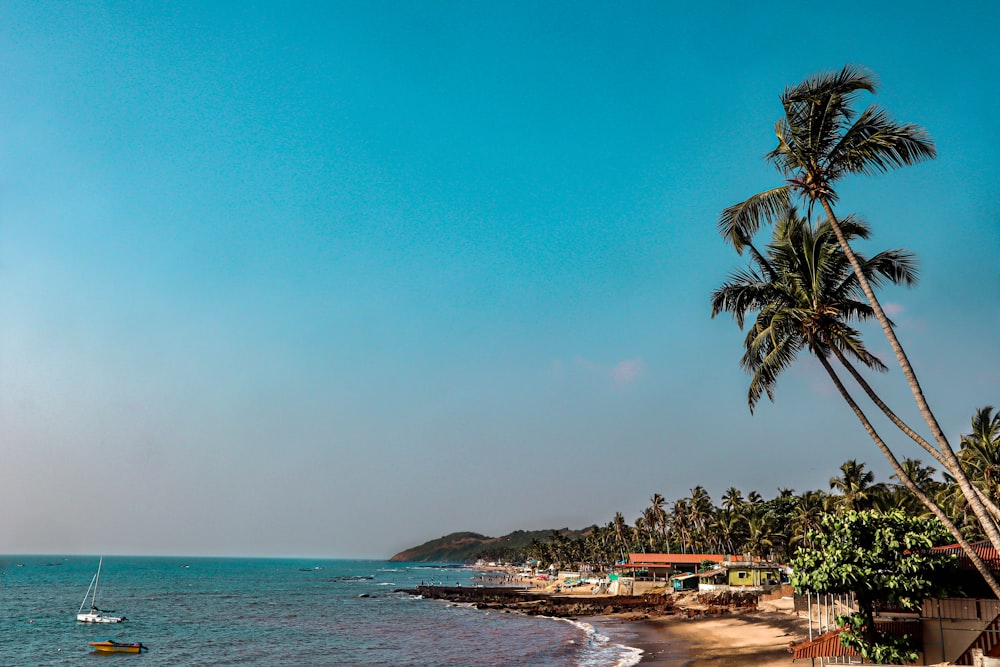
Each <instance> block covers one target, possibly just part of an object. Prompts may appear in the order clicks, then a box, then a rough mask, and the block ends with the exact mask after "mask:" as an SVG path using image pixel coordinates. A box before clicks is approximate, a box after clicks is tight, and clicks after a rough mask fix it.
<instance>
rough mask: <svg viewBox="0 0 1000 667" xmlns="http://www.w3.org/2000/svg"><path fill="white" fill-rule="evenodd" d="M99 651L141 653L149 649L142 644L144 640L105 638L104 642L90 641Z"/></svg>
mask: <svg viewBox="0 0 1000 667" xmlns="http://www.w3.org/2000/svg"><path fill="white" fill-rule="evenodd" d="M88 643H89V644H90V645H91V646H93V647H94V650H95V651H97V652H98V653H141V652H143V651H148V650H149V649H148V648H146V647H145V646H143V645H142V642H131V643H125V642H116V641H115V640H114V639H105V640H104V641H103V642H88Z"/></svg>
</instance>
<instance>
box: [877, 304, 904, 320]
mask: <svg viewBox="0 0 1000 667" xmlns="http://www.w3.org/2000/svg"><path fill="white" fill-rule="evenodd" d="M882 310H884V311H885V314H886V315H888V316H889V317H899V316H900V315H902V314H903V313H904V312H905V311H906V308H904V307H903V305H902V304H899V303H893V302H891V301H890V302H887V303H883V304H882Z"/></svg>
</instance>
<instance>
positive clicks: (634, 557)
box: [628, 554, 740, 565]
mask: <svg viewBox="0 0 1000 667" xmlns="http://www.w3.org/2000/svg"><path fill="white" fill-rule="evenodd" d="M725 559H726V557H725V556H724V555H722V554H629V555H628V561H629V564H630V565H671V564H673V563H679V564H682V565H698V564H699V563H701V562H702V561H705V560H710V561H712V562H713V563H721V562H722V561H724V560H725ZM734 560H740V559H739V558H735V557H734Z"/></svg>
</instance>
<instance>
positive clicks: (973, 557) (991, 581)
mask: <svg viewBox="0 0 1000 667" xmlns="http://www.w3.org/2000/svg"><path fill="white" fill-rule="evenodd" d="M816 356H817V357H818V358H819V361H820V363H821V364H823V368H824V369H825V370H826V372H827V374H828V375H829V376H830V379H831V380H832V381H833V383H834V385H836V387H837V390H838V391H839V392H840V395H841V396H842V397H843V399H844V400H845V401H847V404H848V405H849V406H850V407H851V410H853V411H854V414H855V415H856V416H857V418H858V420H859V421H860V422H861V425H862V426H863V427H864V429H865V431H866V432H867V433H868V435H869V437H871V439H872V440H873V441H874V442H875V446H876V447H878V448H879V451H881V452H882V454H883V455H884V456H885V458H886V460H887V461H889V465H890V466H892V470H893V472H894V473H896V477H898V478H899V480H900V481H901V482H903V484H904V485H905V486H906V488H907V489H909V491H910V493H912V494H913V495H914V496H916V497H917V499H918V500H920V502H921V503H923V504H924V506H925V507H927V509H929V510H930V511H931V512H932V513H933V514H934V516H935V517H937V519H938V521H940V522H941V523H942V524H944V526H945V528H947V529H948V532H949V533H951V534H952V536H953V537H954V538H955V540H956V541H957V542H958V544H959V546H961V547H962V550H963V551H964V552H965V555H966V556H968V557H969V560H970V561H972V564H973V566H974V567H975V568H976V570H978V571H979V574H981V575H982V577H983V579H984V580H985V581H986V584H987V585H988V586H989V587H990V590H992V591H993V594H994V595H996V596H997V597H998V598H1000V584H998V583H997V580H996V577H994V576H993V573H992V572H990V569H989V568H988V567H986V564H985V563H983V560H982V559H981V558H980V557H979V554H977V553H976V550H975V549H974V548H973V547H972V544H970V543H969V541H968V540H966V539H965V538H964V537H963V536H962V532H961V531H960V530H959V529H958V527H957V526H956V525H955V524H954V523H952V521H951V519H949V518H948V515H947V514H945V513H944V511H943V510H942V509H941V508H940V507H938V505H937V503H935V502H934V501H933V500H931V499H930V498H929V497H928V496H927V494H925V493H924V492H923V491H922V490H920V487H918V486H917V485H916V484H914V483H913V480H912V479H910V477H909V475H907V474H906V471H904V470H903V467H902V466H901V465H899V461H898V460H896V457H895V455H893V453H892V450H890V449H889V447H888V445H886V444H885V442H884V441H883V440H882V438H881V437H880V436H879V434H878V433H877V432H876V431H875V427H874V426H872V424H871V422H869V421H868V417H867V416H865V413H864V412H863V411H862V410H861V408H860V407H859V406H858V404H857V403H856V402H855V401H854V398H853V397H851V395H850V393H848V391H847V388H846V387H845V386H844V384H843V383H842V382H841V381H840V378H839V377H838V376H837V373H836V371H834V370H833V367H832V366H831V365H830V362H829V360H828V359H827V358H826V357H825V356H823V354H821V353H819V354H817V355H816Z"/></svg>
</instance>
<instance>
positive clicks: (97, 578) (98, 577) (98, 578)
mask: <svg viewBox="0 0 1000 667" xmlns="http://www.w3.org/2000/svg"><path fill="white" fill-rule="evenodd" d="M103 564H104V556H101V560H99V561H97V575H96V576H95V577H94V595H93V597H91V598H90V608H91V609H95V608H96V606H97V605H96V604H95V603H96V601H97V585H98V584H99V583H100V582H101V565H103Z"/></svg>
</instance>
